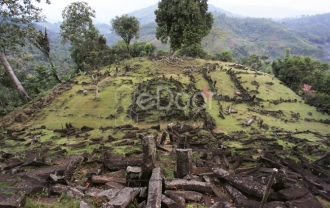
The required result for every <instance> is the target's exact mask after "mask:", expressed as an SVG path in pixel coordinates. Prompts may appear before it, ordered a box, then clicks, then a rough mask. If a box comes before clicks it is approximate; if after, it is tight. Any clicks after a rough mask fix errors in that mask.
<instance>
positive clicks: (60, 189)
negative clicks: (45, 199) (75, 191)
mask: <svg viewBox="0 0 330 208" xmlns="http://www.w3.org/2000/svg"><path fill="white" fill-rule="evenodd" d="M65 191H66V186H64V185H62V184H56V185H54V186H52V187H51V188H50V194H52V195H61V194H62V193H65Z"/></svg>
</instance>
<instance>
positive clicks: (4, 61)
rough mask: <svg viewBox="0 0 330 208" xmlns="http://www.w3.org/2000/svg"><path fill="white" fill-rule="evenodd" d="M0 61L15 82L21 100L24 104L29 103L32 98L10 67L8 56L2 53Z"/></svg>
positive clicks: (0, 53)
mask: <svg viewBox="0 0 330 208" xmlns="http://www.w3.org/2000/svg"><path fill="white" fill-rule="evenodd" d="M0 61H1V62H2V64H3V66H4V68H5V70H6V73H7V74H8V76H9V77H10V79H11V81H12V82H13V84H14V86H15V88H16V90H17V91H18V93H19V96H20V98H21V99H22V101H23V102H25V103H27V102H28V101H29V100H30V99H31V98H30V97H29V96H28V94H27V93H26V92H25V90H24V88H23V86H22V84H21V82H20V81H19V80H18V79H17V77H16V75H15V73H14V71H13V69H12V68H11V66H10V65H9V63H8V61H7V58H6V55H5V54H4V53H2V52H0Z"/></svg>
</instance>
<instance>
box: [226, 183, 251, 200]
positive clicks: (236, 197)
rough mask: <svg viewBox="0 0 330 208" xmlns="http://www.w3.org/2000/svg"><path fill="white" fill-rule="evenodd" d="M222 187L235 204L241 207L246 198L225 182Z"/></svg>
mask: <svg viewBox="0 0 330 208" xmlns="http://www.w3.org/2000/svg"><path fill="white" fill-rule="evenodd" d="M224 187H225V189H226V191H227V192H228V194H229V195H230V197H231V198H232V199H233V201H234V202H235V204H237V205H241V204H243V202H244V201H245V200H247V198H246V196H244V195H243V194H242V193H241V192H240V191H239V190H237V189H236V188H234V187H233V186H231V185H230V184H229V183H227V182H226V183H225V184H224Z"/></svg>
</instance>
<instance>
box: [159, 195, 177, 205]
mask: <svg viewBox="0 0 330 208" xmlns="http://www.w3.org/2000/svg"><path fill="white" fill-rule="evenodd" d="M162 207H165V208H176V207H177V204H176V202H175V201H174V200H172V199H170V198H168V197H167V196H165V195H162Z"/></svg>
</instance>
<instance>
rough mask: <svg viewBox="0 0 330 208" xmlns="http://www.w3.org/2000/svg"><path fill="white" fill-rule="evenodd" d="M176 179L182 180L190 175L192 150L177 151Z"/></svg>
mask: <svg viewBox="0 0 330 208" xmlns="http://www.w3.org/2000/svg"><path fill="white" fill-rule="evenodd" d="M176 155H177V163H176V164H177V166H176V171H177V177H178V178H183V177H185V176H186V175H188V174H191V173H192V150H191V149H177V150H176Z"/></svg>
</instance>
